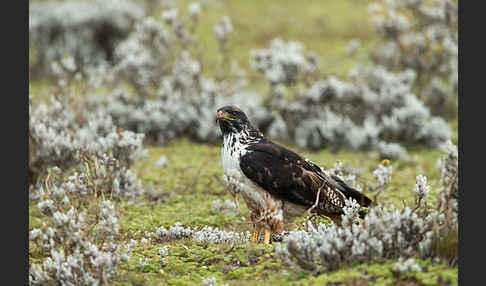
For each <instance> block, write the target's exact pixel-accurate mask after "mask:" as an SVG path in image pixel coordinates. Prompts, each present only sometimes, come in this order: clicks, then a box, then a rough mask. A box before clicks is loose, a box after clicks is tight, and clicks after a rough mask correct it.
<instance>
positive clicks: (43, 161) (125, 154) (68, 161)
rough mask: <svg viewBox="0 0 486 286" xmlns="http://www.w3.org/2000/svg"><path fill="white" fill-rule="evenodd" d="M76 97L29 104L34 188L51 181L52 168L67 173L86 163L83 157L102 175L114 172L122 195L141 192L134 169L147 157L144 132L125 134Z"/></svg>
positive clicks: (106, 116)
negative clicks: (48, 177)
mask: <svg viewBox="0 0 486 286" xmlns="http://www.w3.org/2000/svg"><path fill="white" fill-rule="evenodd" d="M83 102H84V101H83V100H78V99H76V98H75V97H74V96H72V95H69V94H65V95H64V96H62V97H59V98H56V97H54V96H52V97H51V98H50V104H43V103H41V104H39V105H36V104H35V103H30V104H29V148H30V149H29V175H30V178H29V180H30V184H31V185H34V184H36V183H37V182H38V179H40V178H43V177H45V175H46V174H47V170H48V168H49V167H54V166H56V167H58V168H60V169H61V170H62V171H64V172H67V171H69V169H70V168H71V167H76V166H80V165H83V164H82V162H81V161H80V159H81V157H80V156H81V155H82V154H83V153H89V154H90V158H94V160H97V163H103V164H101V165H100V169H99V170H97V171H99V172H100V175H104V174H109V175H110V176H109V180H110V182H111V183H110V184H111V185H112V187H113V190H114V191H113V192H114V195H115V196H116V197H119V196H121V197H127V196H128V197H131V196H135V195H136V194H138V193H140V190H141V185H140V183H138V182H137V180H136V176H135V175H134V174H133V173H132V172H131V171H130V170H129V168H130V166H131V165H132V164H133V162H134V161H135V160H136V159H139V158H141V157H143V156H144V155H145V150H143V147H142V141H143V138H144V135H143V134H137V133H133V132H132V131H127V130H120V129H119V128H118V127H117V126H116V125H114V123H113V120H112V118H111V116H110V115H109V114H107V113H106V112H105V111H104V110H102V109H100V108H93V109H89V110H88V109H86V108H87V104H85V103H83Z"/></svg>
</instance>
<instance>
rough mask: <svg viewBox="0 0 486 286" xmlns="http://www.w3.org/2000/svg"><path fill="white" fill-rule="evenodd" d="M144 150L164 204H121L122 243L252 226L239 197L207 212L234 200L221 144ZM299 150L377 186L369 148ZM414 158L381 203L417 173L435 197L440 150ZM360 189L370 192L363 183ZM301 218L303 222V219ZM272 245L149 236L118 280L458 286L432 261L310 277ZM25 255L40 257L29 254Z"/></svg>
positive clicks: (396, 165)
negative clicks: (161, 233) (177, 228)
mask: <svg viewBox="0 0 486 286" xmlns="http://www.w3.org/2000/svg"><path fill="white" fill-rule="evenodd" d="M290 147H292V146H290ZM292 148H293V149H295V148H294V147H292ZM148 151H149V152H148V153H149V155H148V157H146V158H145V159H144V160H141V161H139V162H138V163H137V164H136V165H135V166H134V168H133V169H134V171H135V172H136V173H137V174H138V175H139V178H141V180H142V181H143V183H144V185H145V186H146V187H149V188H150V187H151V188H152V189H153V191H155V192H156V193H158V194H160V198H161V201H160V200H159V201H150V200H147V199H142V200H141V201H140V202H139V203H136V204H133V205H128V204H124V203H118V207H119V208H120V210H121V220H120V229H121V237H122V239H123V240H124V241H128V240H129V239H136V240H137V241H140V240H141V239H142V238H144V237H147V234H148V233H151V232H154V231H155V229H156V228H158V227H160V226H165V227H166V228H168V227H169V226H172V225H174V223H175V222H181V223H182V224H183V225H184V226H191V227H194V226H199V227H202V226H206V225H209V226H215V227H218V228H220V229H225V230H232V231H237V232H241V231H251V228H250V226H249V225H248V210H247V208H246V206H245V205H244V202H243V201H239V208H238V210H237V211H232V212H231V211H230V212H228V211H226V212H223V213H217V212H214V211H213V210H212V201H213V200H217V199H220V200H222V201H224V200H225V199H232V197H231V196H230V195H229V193H228V192H227V191H226V190H225V189H224V187H223V186H222V184H221V176H222V168H221V162H220V146H211V145H205V144H199V143H191V142H189V141H187V140H178V141H174V142H172V143H171V144H170V145H168V146H164V147H148ZM299 152H300V153H301V154H302V155H304V156H306V157H308V158H309V159H311V160H313V161H314V162H316V163H317V164H319V165H320V166H323V167H325V168H330V167H332V166H333V165H334V163H335V162H336V161H341V162H342V163H343V164H344V166H350V167H354V168H358V169H360V172H361V173H360V175H359V176H358V183H359V184H361V185H362V186H364V185H365V182H370V183H375V181H374V178H373V176H372V172H373V170H374V169H375V168H376V166H377V165H378V164H379V162H380V161H379V159H377V158H376V157H374V156H373V155H374V154H373V153H365V152H360V153H355V152H348V151H339V152H337V153H331V152H330V151H328V150H321V151H319V152H315V153H309V152H304V151H302V150H299ZM411 155H412V157H415V158H416V159H417V160H416V161H415V162H404V161H400V160H397V161H393V162H392V166H393V178H392V181H391V184H390V185H389V187H388V189H387V190H386V191H385V192H384V193H382V194H381V195H380V198H379V200H380V201H381V202H383V203H385V204H395V205H396V206H398V207H402V206H403V205H404V204H405V205H411V204H413V195H412V194H413V186H414V184H415V176H416V175H417V174H419V173H423V174H425V175H426V176H427V177H428V180H429V182H430V185H431V187H432V190H431V195H430V197H431V198H433V197H434V195H435V191H436V188H437V186H438V184H439V182H438V179H439V172H438V170H437V169H436V167H435V164H436V161H437V159H438V158H439V157H440V155H441V154H440V152H439V151H435V150H416V151H412V152H411ZM160 156H166V157H167V160H168V166H167V167H165V168H159V167H156V165H155V162H156V161H157V160H158V159H159V158H160ZM365 193H367V194H368V195H371V194H370V193H369V192H368V191H367V190H366V188H365ZM432 203H433V202H432ZM29 213H30V219H29V229H32V228H34V227H39V226H40V224H41V218H40V215H39V212H38V210H37V208H36V207H35V206H31V207H30V211H29ZM298 222H303V218H301V219H300V220H299V221H298ZM275 245H276V244H275V243H274V244H272V245H269V246H265V245H262V244H259V245H255V244H246V245H240V246H235V247H234V248H231V247H230V246H225V245H211V244H204V243H197V242H194V241H190V240H181V241H169V242H160V241H154V240H150V241H148V242H147V243H139V244H138V245H137V246H136V247H135V250H134V253H133V254H132V257H131V260H130V262H129V263H128V264H126V265H123V266H122V267H121V271H120V275H119V277H118V278H117V279H116V280H115V285H165V284H168V285H188V284H196V285H197V284H200V283H201V282H202V281H203V280H204V279H206V278H208V277H212V276H214V277H215V278H216V279H217V282H218V285H220V284H224V283H229V284H230V285H256V284H258V285H268V284H274V285H290V284H291V285H326V283H328V284H327V285H339V284H332V283H337V282H341V283H345V284H346V285H391V284H395V283H404V284H400V285H437V284H438V283H439V282H438V281H444V282H446V281H451V283H452V284H451V285H457V268H449V267H447V266H446V265H444V264H437V263H435V262H433V261H430V260H426V261H419V263H420V264H421V266H422V267H424V268H425V269H427V271H424V272H423V273H416V274H410V275H408V276H398V275H395V274H394V272H393V267H394V262H391V261H390V262H387V263H373V264H367V265H353V266H350V267H349V268H345V269H341V270H339V271H337V272H333V273H325V274H322V275H320V276H318V277H314V276H312V275H311V274H310V273H305V272H302V271H300V270H298V269H295V268H293V267H289V266H286V265H283V264H282V262H281V261H280V259H279V258H278V257H277V256H276V254H275V252H274V248H275ZM163 246H168V248H169V255H168V257H167V258H166V260H165V263H166V266H165V267H162V266H161V264H160V256H159V254H158V253H159V250H160V249H161V248H162V247H163ZM140 258H143V259H146V262H147V266H145V268H143V269H142V268H141V267H140V265H139V259H140ZM30 260H31V262H33V261H37V259H35V258H33V257H30Z"/></svg>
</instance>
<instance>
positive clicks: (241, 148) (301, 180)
mask: <svg viewBox="0 0 486 286" xmlns="http://www.w3.org/2000/svg"><path fill="white" fill-rule="evenodd" d="M216 121H217V122H218V123H219V126H220V128H221V131H222V133H223V148H222V151H221V155H222V165H223V169H224V176H223V180H224V182H225V184H226V185H227V187H228V188H229V190H230V192H231V193H232V194H233V195H241V197H242V198H243V199H244V201H245V202H246V205H247V206H248V208H249V210H250V219H251V221H252V223H253V226H254V229H255V233H254V237H253V240H254V241H255V242H256V241H258V235H259V232H260V230H265V239H264V242H265V243H269V240H270V234H272V233H276V234H278V233H281V232H282V231H283V230H284V229H286V228H287V226H289V225H291V224H292V223H293V221H294V219H295V218H296V217H298V216H301V215H302V214H304V213H305V212H306V211H308V210H309V209H311V212H312V213H314V214H317V215H321V216H327V217H329V218H331V219H332V220H333V221H335V222H338V223H339V222H340V219H341V215H342V214H343V207H344V206H345V199H347V198H353V199H355V200H356V201H357V202H358V203H359V204H360V205H361V206H363V207H367V206H369V205H370V203H371V200H370V199H369V198H368V197H366V196H365V195H363V194H361V193H360V192H358V191H357V190H355V189H353V188H351V187H350V186H348V185H347V184H346V183H345V182H344V181H343V180H341V179H340V178H339V177H337V176H335V175H332V174H327V173H326V172H325V171H324V170H322V169H321V168H320V167H319V166H317V165H316V164H314V163H313V162H311V161H310V160H308V159H306V158H303V157H301V156H299V155H298V154H296V153H295V152H293V151H291V150H289V149H287V148H285V147H283V146H280V145H278V144H276V143H273V142H272V141H270V140H268V139H266V138H265V137H264V136H263V135H262V134H261V133H260V132H259V131H258V130H257V129H256V128H254V127H253V126H252V125H251V124H250V122H249V120H248V117H247V116H246V114H245V113H244V112H243V111H242V110H241V109H239V108H238V107H235V106H225V107H222V108H220V109H218V111H217V115H216ZM361 214H362V215H364V214H363V213H361Z"/></svg>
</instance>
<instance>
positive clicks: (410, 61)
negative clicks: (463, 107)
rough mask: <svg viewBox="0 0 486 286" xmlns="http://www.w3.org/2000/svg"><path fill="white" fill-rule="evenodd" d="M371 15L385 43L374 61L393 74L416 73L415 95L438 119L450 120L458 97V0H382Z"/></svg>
mask: <svg viewBox="0 0 486 286" xmlns="http://www.w3.org/2000/svg"><path fill="white" fill-rule="evenodd" d="M369 12H370V16H371V19H372V22H373V24H374V25H375V27H376V29H377V31H378V32H379V34H380V35H381V37H382V38H383V43H382V44H381V45H380V46H379V47H378V48H377V49H375V52H374V53H372V54H371V58H372V59H373V61H374V62H375V63H377V64H379V65H382V66H385V67H387V68H388V69H390V70H406V69H413V70H414V71H415V72H416V74H417V81H416V82H415V84H414V86H415V87H416V89H417V95H418V96H419V97H420V98H422V100H424V101H425V103H426V104H427V105H428V106H430V108H431V111H432V113H433V114H434V115H441V116H446V115H448V114H447V112H448V110H447V105H448V104H449V105H450V103H451V99H453V98H454V97H456V96H457V80H458V77H457V75H458V65H457V63H458V27H459V26H458V3H457V1H453V0H432V1H426V0H417V1H416V0H411V1H402V0H391V1H381V2H379V3H378V2H377V3H372V4H371V5H370V6H369ZM452 103H453V102H452ZM454 106H455V108H456V109H457V106H456V105H454ZM456 112H457V111H456Z"/></svg>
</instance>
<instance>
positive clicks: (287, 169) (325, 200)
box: [240, 140, 362, 214]
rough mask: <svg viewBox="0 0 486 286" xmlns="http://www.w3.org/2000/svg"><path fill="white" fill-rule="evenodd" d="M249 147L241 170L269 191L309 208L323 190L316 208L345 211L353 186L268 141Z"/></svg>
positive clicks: (334, 211) (241, 160)
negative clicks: (346, 199)
mask: <svg viewBox="0 0 486 286" xmlns="http://www.w3.org/2000/svg"><path fill="white" fill-rule="evenodd" d="M247 150H248V152H247V153H246V154H245V155H243V156H242V157H241V158H240V168H241V170H242V171H243V173H244V174H245V175H246V176H247V177H248V178H249V179H251V180H252V181H253V182H255V183H256V184H258V185H259V186H260V187H261V188H263V189H265V190H267V191H268V192H269V193H270V194H272V195H274V196H276V197H278V198H280V199H282V200H285V201H289V202H292V203H294V204H297V205H303V206H309V207H310V206H312V205H313V204H314V203H315V201H316V196H317V193H318V191H319V189H321V193H320V197H319V204H318V206H317V208H318V209H321V210H323V211H326V212H328V213H335V214H341V213H342V208H343V207H344V200H345V198H346V197H348V196H347V194H348V193H349V191H348V189H351V188H350V187H349V186H347V185H346V184H345V183H344V182H343V181H342V180H340V179H339V178H338V179H339V180H335V179H333V178H331V177H329V176H327V175H326V174H325V173H324V172H322V170H321V168H320V167H319V166H317V165H315V164H314V163H312V162H310V161H308V160H306V159H304V158H302V157H301V156H299V155H298V154H296V153H294V152H292V151H291V150H289V149H287V148H285V147H283V146H280V145H278V144H275V143H273V142H271V141H268V140H265V141H263V142H262V143H258V144H254V145H252V146H250V147H248V148H247ZM351 190H353V189H351ZM354 191H355V192H356V193H358V194H360V193H359V192H358V191H356V190H354ZM360 195H361V194H360ZM361 196H362V195H361ZM358 202H360V201H359V200H358Z"/></svg>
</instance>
